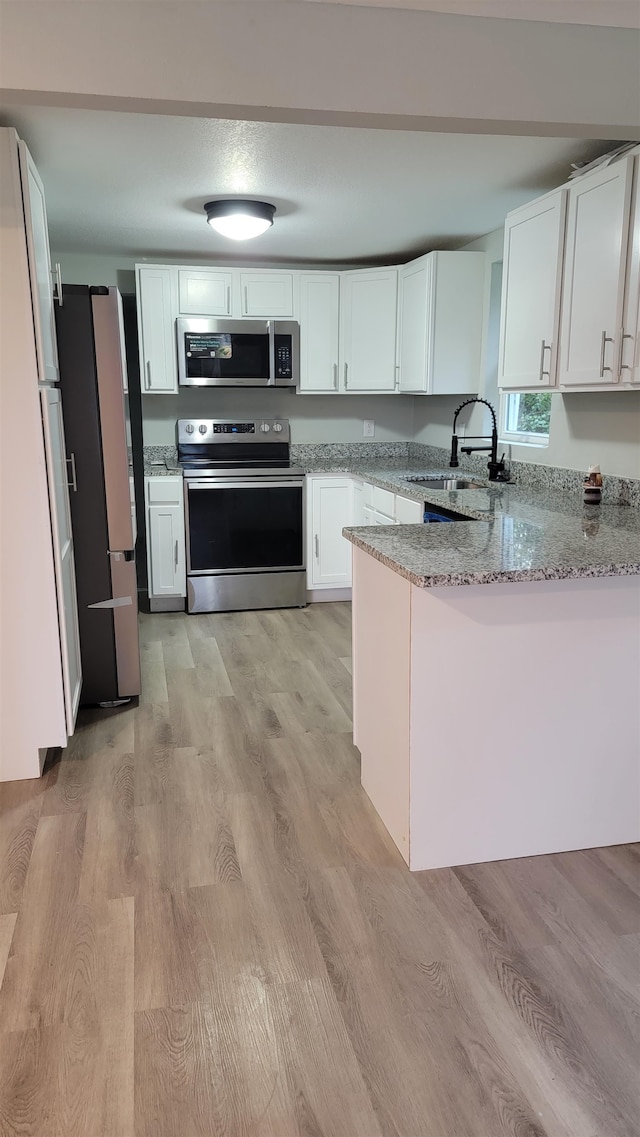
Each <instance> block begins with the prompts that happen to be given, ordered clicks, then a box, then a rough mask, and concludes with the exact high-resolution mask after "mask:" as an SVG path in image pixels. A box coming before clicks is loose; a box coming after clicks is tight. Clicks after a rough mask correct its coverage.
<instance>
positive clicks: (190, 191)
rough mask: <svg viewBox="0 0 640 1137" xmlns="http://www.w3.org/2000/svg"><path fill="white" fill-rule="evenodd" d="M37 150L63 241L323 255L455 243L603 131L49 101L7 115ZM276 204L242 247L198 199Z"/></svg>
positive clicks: (102, 247) (555, 179) (598, 149)
mask: <svg viewBox="0 0 640 1137" xmlns="http://www.w3.org/2000/svg"><path fill="white" fill-rule="evenodd" d="M1 120H2V123H3V124H4V125H13V126H15V127H16V129H18V132H19V133H20V134H21V135H22V137H24V138H25V139H26V141H27V143H28V145H29V147H30V149H31V150H32V153H33V156H34V159H35V161H36V164H37V166H38V169H39V171H40V174H41V176H42V179H43V182H44V185H45V190H46V194H47V205H48V210H49V223H50V228H51V237H52V245H53V247H54V248H55V249H56V250H57V251H58V252H61V251H64V252H93V253H114V254H119V255H126V256H147V257H151V258H155V259H158V258H162V257H172V258H175V257H182V256H183V255H185V256H188V257H189V258H190V259H194V258H195V259H199V258H203V259H204V258H207V259H210V258H214V259H215V258H216V257H219V258H222V257H227V258H228V257H229V256H234V257H237V256H243V255H244V256H245V257H247V258H250V259H251V261H254V262H255V261H259V260H268V261H288V262H291V261H293V262H295V261H299V262H303V263H308V262H313V261H317V262H321V261H325V262H327V263H349V262H352V263H366V262H372V263H373V262H375V261H379V262H385V261H386V262H387V263H388V262H389V261H393V260H394V259H397V260H407V259H409V257H410V256H412V255H413V254H417V253H420V252H424V251H427V250H429V249H431V248H438V247H441V248H455V247H457V246H459V245H461V244H464V243H465V242H467V241H470V240H472V239H473V238H474V237H477V236H480V235H481V234H483V233H487V232H489V231H490V230H492V229H495V228H497V227H498V226H499V225H501V224H502V222H503V220H504V217H505V214H506V213H507V212H508V211H509V210H510V209H513V208H514V207H515V206H517V205H520V204H522V203H523V202H525V201H527V200H529V199H530V198H532V197H534V196H535V195H536V194H538V193H540V192H543V191H544V190H546V189H549V188H552V187H553V186H555V185H557V184H559V183H560V182H562V181H563V180H564V179H565V178H566V177H567V175H568V174H569V172H570V162H571V161H575V160H578V159H584V158H588V157H593V156H594V155H595V154H598V153H602V152H604V150H606V149H607V148H611V144H610V143H609V144H607V143H597V142H585V141H584V140H583V141H577V140H570V139H569V140H568V139H559V138H553V139H552V138H514V137H508V136H482V135H459V134H458V135H454V134H425V133H419V132H410V131H391V130H364V129H356V128H347V127H326V126H298V125H291V124H282V123H280V124H278V123H255V122H241V121H233V122H231V121H220V120H210V119H196V118H177V117H175V118H174V117H165V116H160V115H138V114H123V113H112V112H101V111H86V110H69V109H57V108H42V107H29V108H27V107H25V108H13V109H12V110H11V112H7V113H5V114H3V115H2V116H1ZM227 195H229V196H245V195H246V196H250V197H258V198H261V199H263V200H266V201H269V202H272V203H273V204H274V205H275V206H276V207H277V213H276V219H275V224H274V226H273V228H272V229H271V230H269V232H268V233H266V234H265V235H264V236H262V237H259V238H257V239H256V240H255V241H251V242H249V243H248V244H247V245H241V244H237V243H235V242H229V241H225V240H224V238H222V237H218V236H217V235H216V234H214V233H213V232H212V230H211V229H210V227H209V226H208V225H207V224H206V220H205V215H204V212H203V209H202V206H203V203H204V202H205V201H208V200H210V199H211V198H215V197H224V196H227Z"/></svg>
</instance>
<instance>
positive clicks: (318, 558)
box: [313, 533, 320, 561]
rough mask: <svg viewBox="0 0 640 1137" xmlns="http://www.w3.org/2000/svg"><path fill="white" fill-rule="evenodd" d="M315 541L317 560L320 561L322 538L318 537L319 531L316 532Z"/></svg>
mask: <svg viewBox="0 0 640 1137" xmlns="http://www.w3.org/2000/svg"><path fill="white" fill-rule="evenodd" d="M313 542H314V546H315V550H316V560H317V561H319V560H320V540H319V538H318V534H317V533H316V535H315V537H314V538H313Z"/></svg>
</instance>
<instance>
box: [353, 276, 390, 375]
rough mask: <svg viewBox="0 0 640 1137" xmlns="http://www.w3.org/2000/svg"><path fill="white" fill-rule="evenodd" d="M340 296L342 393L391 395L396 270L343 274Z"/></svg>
mask: <svg viewBox="0 0 640 1137" xmlns="http://www.w3.org/2000/svg"><path fill="white" fill-rule="evenodd" d="M340 292H341V302H340V315H341V329H342V331H341V337H342V379H343V384H344V389H345V391H395V389H396V309H397V299H398V272H397V269H395V268H393V269H374V270H372V271H371V272H354V273H351V272H347V273H343V274H342V281H341V285H340Z"/></svg>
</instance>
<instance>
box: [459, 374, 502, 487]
mask: <svg viewBox="0 0 640 1137" xmlns="http://www.w3.org/2000/svg"><path fill="white" fill-rule="evenodd" d="M471 403H484V405H485V407H488V408H489V410H490V411H491V418H492V419H493V430H492V431H491V435H488V434H470V435H468V437H469V438H484V439H489V438H491V445H490V446H461V447H460V450H461V452H462V454H473V453H474V451H476V450H489V451H490V455H489V461H488V462H487V467H488V470H489V481H490V482H503V481H505V475H506V470H505V465H504V454H503V455H502V457H501V458H500V460H499V461H498V423H497V420H496V412H495V411H494V409H493V407H492V406H491V403H488V402H487V400H486V399H481V398H480V397H479V396H477V395H474V397H473V398H472V399H465V401H464V403H460V406H459V407H458V409H457V411H456V413H455V414H454V416H453V434H452V436H451V458H450V460H449V465H450V466H459V465H460V463H459V461H458V435H457V434H456V422H457V421H458V415H459V414H460V411H461V410H462V408H463V407H468V406H469V405H470V404H471Z"/></svg>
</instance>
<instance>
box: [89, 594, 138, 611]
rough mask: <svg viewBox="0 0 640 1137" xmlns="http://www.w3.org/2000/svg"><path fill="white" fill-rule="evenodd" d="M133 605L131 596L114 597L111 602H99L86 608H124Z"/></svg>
mask: <svg viewBox="0 0 640 1137" xmlns="http://www.w3.org/2000/svg"><path fill="white" fill-rule="evenodd" d="M129 604H133V597H132V596H114V598H113V600H99V601H98V603H97V604H87V608H126V607H127V605H129Z"/></svg>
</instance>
